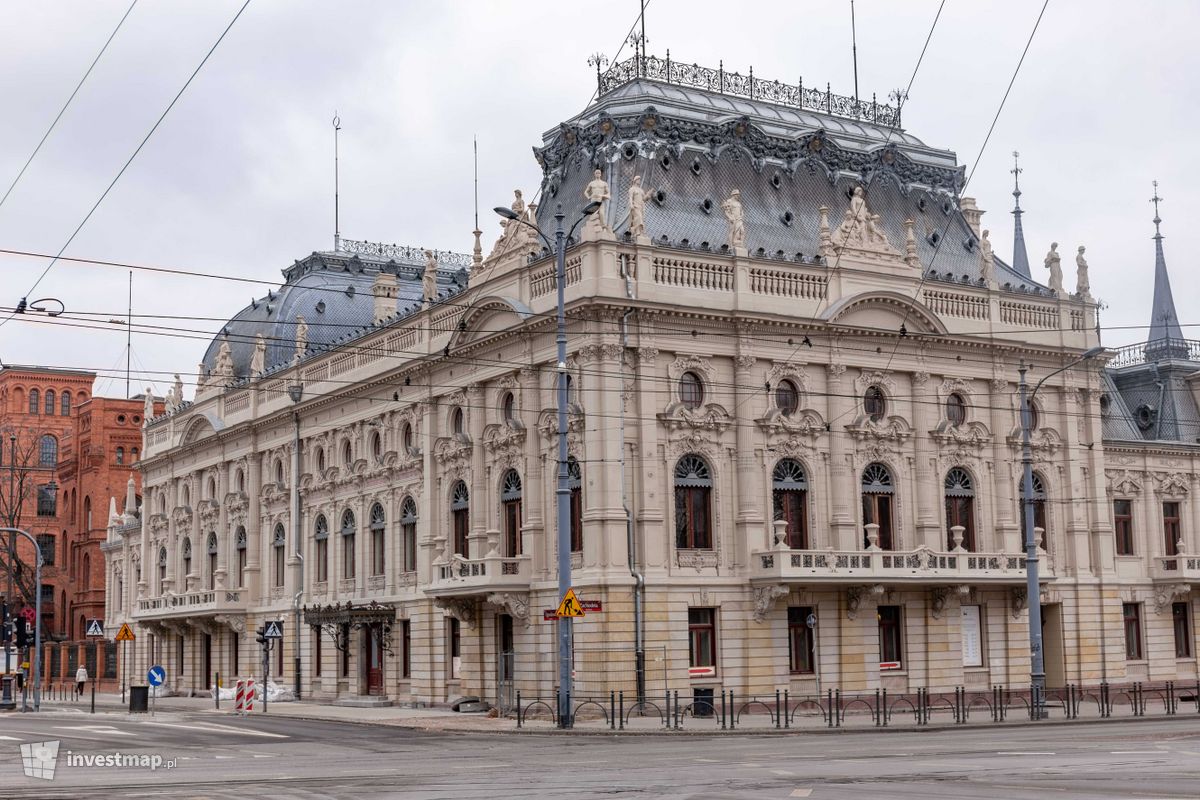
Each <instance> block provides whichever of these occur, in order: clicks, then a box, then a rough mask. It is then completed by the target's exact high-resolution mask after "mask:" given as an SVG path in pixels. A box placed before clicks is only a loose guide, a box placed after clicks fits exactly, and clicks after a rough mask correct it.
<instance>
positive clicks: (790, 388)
mask: <svg viewBox="0 0 1200 800" xmlns="http://www.w3.org/2000/svg"><path fill="white" fill-rule="evenodd" d="M775 407H776V408H778V409H779V411H780V413H782V414H783V415H784V416H785V417H790V416H791V415H792V414H795V413H796V409H798V408H800V390H799V389H797V388H796V384H794V383H792V382H791V381H789V380H782V381H780V382H779V385H778V386H776V387H775Z"/></svg>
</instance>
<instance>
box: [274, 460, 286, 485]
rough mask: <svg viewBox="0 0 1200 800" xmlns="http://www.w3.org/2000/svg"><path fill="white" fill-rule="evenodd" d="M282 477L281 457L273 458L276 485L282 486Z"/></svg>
mask: <svg viewBox="0 0 1200 800" xmlns="http://www.w3.org/2000/svg"><path fill="white" fill-rule="evenodd" d="M283 477H284V476H283V459H282V458H277V459H275V484H276V485H277V486H283Z"/></svg>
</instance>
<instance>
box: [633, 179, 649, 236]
mask: <svg viewBox="0 0 1200 800" xmlns="http://www.w3.org/2000/svg"><path fill="white" fill-rule="evenodd" d="M647 194H650V191H649V190H647V189H644V188H642V176H641V175H634V176H633V182H632V183H630V184H629V235H630V236H632V237H633V238H634V239H637V238H638V237H639V236H645V235H646V195H647Z"/></svg>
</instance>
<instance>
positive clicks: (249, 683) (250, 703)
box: [239, 678, 254, 714]
mask: <svg viewBox="0 0 1200 800" xmlns="http://www.w3.org/2000/svg"><path fill="white" fill-rule="evenodd" d="M239 683H241V681H239ZM245 684H246V696H245V698H244V702H243V705H242V713H243V714H249V713H250V712H251V711H253V710H254V679H253V678H247V679H246V681H245Z"/></svg>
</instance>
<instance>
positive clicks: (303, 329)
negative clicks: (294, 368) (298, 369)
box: [295, 314, 308, 361]
mask: <svg viewBox="0 0 1200 800" xmlns="http://www.w3.org/2000/svg"><path fill="white" fill-rule="evenodd" d="M307 351H308V323H307V322H305V321H304V317H303V316H301V315H300V314H297V315H296V355H295V359H296V360H297V361H299V360H300V359H302V358H304V354H305V352H307Z"/></svg>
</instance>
